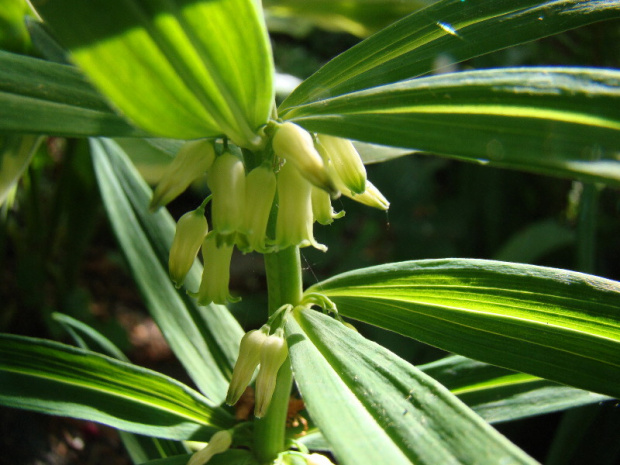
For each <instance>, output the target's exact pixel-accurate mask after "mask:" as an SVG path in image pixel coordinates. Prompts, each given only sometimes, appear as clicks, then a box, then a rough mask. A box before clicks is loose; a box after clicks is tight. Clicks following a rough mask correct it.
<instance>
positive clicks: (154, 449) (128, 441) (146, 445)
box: [52, 312, 187, 463]
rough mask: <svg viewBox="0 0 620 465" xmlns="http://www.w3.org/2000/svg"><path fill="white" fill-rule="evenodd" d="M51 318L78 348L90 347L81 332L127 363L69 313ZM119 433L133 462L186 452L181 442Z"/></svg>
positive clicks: (93, 330) (120, 353)
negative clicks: (61, 327)
mask: <svg viewBox="0 0 620 465" xmlns="http://www.w3.org/2000/svg"><path fill="white" fill-rule="evenodd" d="M52 319H53V320H54V321H56V322H58V323H60V324H61V325H62V326H63V328H64V329H65V330H66V331H67V332H68V333H69V334H70V335H71V337H72V338H73V339H74V341H75V342H76V344H78V345H79V347H80V348H82V349H84V350H89V349H90V348H89V347H88V344H87V343H86V342H85V341H84V339H83V338H82V336H81V334H83V335H85V336H87V337H88V339H89V340H91V341H93V342H94V343H95V344H96V345H97V346H98V348H99V350H98V352H100V351H103V352H104V353H107V355H109V356H111V357H113V358H115V359H118V360H120V361H122V362H127V363H129V359H128V358H127V357H126V356H125V354H124V353H123V352H122V351H121V350H120V349H119V348H118V347H116V346H115V345H114V343H112V341H110V340H109V339H108V338H106V337H105V336H104V335H103V334H101V333H100V332H98V331H97V330H95V329H94V328H92V327H90V326H88V325H87V324H85V323H82V322H81V321H79V320H76V319H75V318H72V317H70V316H69V315H64V314H62V313H58V312H54V313H53V314H52ZM80 333H81V334H80ZM119 435H120V438H121V440H122V441H123V445H124V446H125V449H126V450H127V453H128V454H129V456H130V457H131V460H132V461H133V463H142V462H146V461H147V460H154V459H156V458H161V457H166V456H169V455H178V454H184V453H187V449H186V448H185V446H184V445H183V443H182V442H179V441H172V440H167V439H161V438H153V437H148V436H141V435H139V434H133V433H128V432H126V431H119ZM168 451H172V452H173V453H172V454H170V453H167V452H168Z"/></svg>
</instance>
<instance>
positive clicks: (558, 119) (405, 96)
mask: <svg viewBox="0 0 620 465" xmlns="http://www.w3.org/2000/svg"><path fill="white" fill-rule="evenodd" d="M286 119H289V120H291V121H294V122H296V123H298V124H300V125H302V126H303V127H305V128H306V129H308V130H310V131H314V132H319V133H326V134H331V135H334V136H340V137H346V138H350V139H356V140H361V141H364V142H372V143H376V144H383V145H392V146H396V147H410V148H412V149H416V150H421V151H425V152H431V153H435V154H438V155H445V156H449V157H452V158H457V159H461V160H467V161H472V162H478V163H484V164H488V165H489V166H497V167H505V168H515V169H522V170H528V171H534V172H538V173H545V174H551V175H555V176H568V177H576V178H579V179H584V180H591V181H601V182H606V183H609V184H612V185H615V186H620V162H619V161H618V158H617V157H618V151H619V150H620V71H615V70H607V69H590V68H507V69H499V70H483V71H471V72H462V73H452V74H445V75H441V76H432V77H427V78H420V79H413V80H409V81H405V82H401V83H397V84H390V85H387V86H382V87H376V88H373V89H368V90H365V91H361V92H356V93H352V94H347V95H345V96H342V97H334V98H329V99H325V100H322V101H320V102H318V103H313V104H308V105H303V106H299V107H295V108H292V109H291V110H290V111H289V112H288V113H287V115H286Z"/></svg>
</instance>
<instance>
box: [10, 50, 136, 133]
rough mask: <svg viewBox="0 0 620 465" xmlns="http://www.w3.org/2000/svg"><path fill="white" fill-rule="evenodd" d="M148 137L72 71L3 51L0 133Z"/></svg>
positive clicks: (74, 70)
mask: <svg viewBox="0 0 620 465" xmlns="http://www.w3.org/2000/svg"><path fill="white" fill-rule="evenodd" d="M15 132H19V133H30V134H49V135H54V136H78V137H79V136H92V135H102V136H118V137H121V136H139V135H144V133H143V132H142V131H139V130H137V129H136V128H134V127H133V126H131V125H130V124H129V123H127V122H126V121H125V120H124V119H123V118H121V117H120V116H118V115H117V114H116V113H114V111H112V109H111V108H110V106H109V105H108V104H107V103H106V101H105V99H104V98H103V97H102V96H101V94H99V93H98V92H97V91H96V90H95V89H94V88H93V86H92V85H91V84H90V83H89V82H88V81H87V80H86V78H85V77H84V75H83V74H82V73H80V71H79V70H77V69H75V68H74V67H72V66H68V65H61V64H58V63H50V62H47V61H44V60H39V59H37V58H32V57H27V56H22V55H15V54H12V53H8V52H4V51H2V50H0V133H15Z"/></svg>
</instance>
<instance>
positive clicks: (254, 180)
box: [242, 165, 276, 253]
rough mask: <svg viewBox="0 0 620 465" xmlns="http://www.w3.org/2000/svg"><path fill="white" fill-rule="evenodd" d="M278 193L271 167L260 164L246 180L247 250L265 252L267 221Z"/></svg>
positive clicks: (243, 229) (245, 221) (245, 218)
mask: <svg viewBox="0 0 620 465" xmlns="http://www.w3.org/2000/svg"><path fill="white" fill-rule="evenodd" d="M275 194H276V175H275V173H274V172H273V170H271V169H270V168H268V167H266V166H264V165H263V166H259V167H258V168H254V169H253V170H252V171H250V173H249V174H248V175H247V177H246V180H245V217H244V223H243V228H242V231H243V233H244V234H245V236H246V240H247V242H248V247H247V251H252V250H256V251H258V252H261V253H264V252H266V251H267V250H266V249H267V248H266V246H265V241H266V234H267V223H268V222H269V215H270V213H271V207H272V205H273V199H274V197H275Z"/></svg>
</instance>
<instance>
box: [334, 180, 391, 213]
mask: <svg viewBox="0 0 620 465" xmlns="http://www.w3.org/2000/svg"><path fill="white" fill-rule="evenodd" d="M343 194H344V195H346V196H347V197H350V198H351V199H353V200H355V201H356V202H359V203H362V204H364V205H368V206H369V207H373V208H378V209H379V210H387V209H388V208H390V202H388V200H387V199H386V198H385V197H384V196H383V194H382V193H381V192H380V191H379V189H377V188H376V187H375V186H374V184H373V183H371V182H370V181H366V190H365V191H364V192H363V193H362V194H357V195H348V194H347V193H346V192H343Z"/></svg>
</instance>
